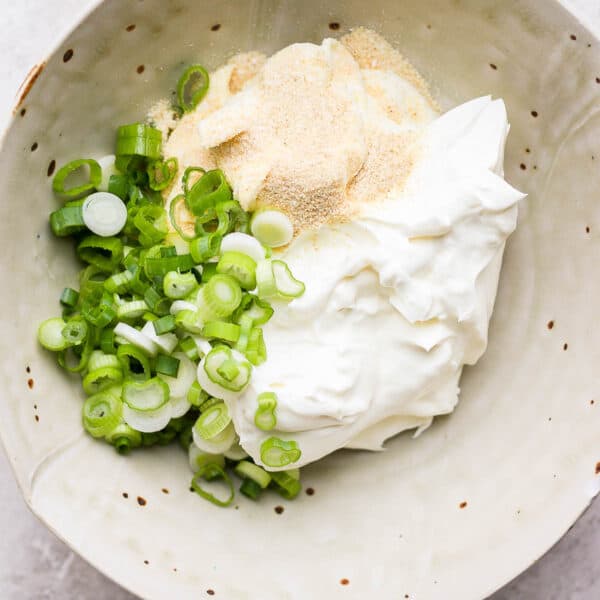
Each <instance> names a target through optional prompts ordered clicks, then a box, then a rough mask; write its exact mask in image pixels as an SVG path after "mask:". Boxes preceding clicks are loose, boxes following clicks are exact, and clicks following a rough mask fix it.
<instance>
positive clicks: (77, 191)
mask: <svg viewBox="0 0 600 600" xmlns="http://www.w3.org/2000/svg"><path fill="white" fill-rule="evenodd" d="M84 167H88V168H89V176H88V180H87V181H86V182H85V183H82V184H81V185H75V186H73V187H67V185H66V183H67V179H68V178H69V177H70V176H71V175H73V174H75V173H76V172H77V171H80V170H83V168H84ZM101 180H102V169H101V168H100V165H99V164H98V163H97V162H96V161H95V160H93V159H91V158H82V159H79V160H73V161H71V162H70V163H67V164H66V165H64V166H63V167H61V168H60V169H59V170H58V171H57V173H56V175H55V176H54V179H53V180H52V189H53V190H54V192H55V193H56V194H58V195H59V196H64V197H66V198H77V197H79V196H81V195H83V194H86V193H89V192H91V191H93V190H95V189H96V188H97V187H98V186H99V185H100V182H101Z"/></svg>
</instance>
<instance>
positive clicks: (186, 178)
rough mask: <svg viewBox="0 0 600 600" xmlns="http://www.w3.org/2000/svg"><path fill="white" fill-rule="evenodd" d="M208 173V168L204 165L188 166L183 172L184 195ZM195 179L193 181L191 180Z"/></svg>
mask: <svg viewBox="0 0 600 600" xmlns="http://www.w3.org/2000/svg"><path fill="white" fill-rule="evenodd" d="M204 173H206V169H203V168H202V167H187V168H186V170H185V171H184V172H183V177H182V178H181V185H182V187H183V193H184V195H187V194H188V193H189V191H190V188H191V187H192V186H193V185H194V184H195V183H196V182H197V181H198V179H200V177H202V175H204ZM190 179H193V181H190Z"/></svg>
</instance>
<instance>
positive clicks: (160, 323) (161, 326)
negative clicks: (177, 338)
mask: <svg viewBox="0 0 600 600" xmlns="http://www.w3.org/2000/svg"><path fill="white" fill-rule="evenodd" d="M152 324H153V325H154V332H155V333H156V335H162V334H163V333H169V332H170V331H173V330H174V329H175V326H176V325H175V317H174V316H173V315H165V316H164V317H161V318H160V319H156V320H153V321H152ZM192 341H193V340H192Z"/></svg>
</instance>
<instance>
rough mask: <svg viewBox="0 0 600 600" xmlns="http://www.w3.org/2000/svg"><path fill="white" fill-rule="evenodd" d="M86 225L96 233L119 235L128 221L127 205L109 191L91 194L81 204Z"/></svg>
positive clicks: (107, 235) (102, 235)
mask: <svg viewBox="0 0 600 600" xmlns="http://www.w3.org/2000/svg"><path fill="white" fill-rule="evenodd" d="M81 214H82V217H83V222H84V223H85V226H86V227H87V228H88V229H89V230H90V231H91V232H92V233H95V234H96V235H99V236H101V237H110V236H113V235H117V233H119V232H120V231H121V230H122V229H123V227H125V223H126V222H127V207H126V206H125V204H124V203H123V200H121V198H119V196H116V195H115V194H110V193H108V192H95V193H94V194H90V195H89V196H88V197H87V198H86V199H85V200H84V202H83V205H82V206H81Z"/></svg>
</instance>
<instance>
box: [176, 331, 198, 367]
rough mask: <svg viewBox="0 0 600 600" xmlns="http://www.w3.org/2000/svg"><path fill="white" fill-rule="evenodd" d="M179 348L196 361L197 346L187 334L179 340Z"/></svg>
mask: <svg viewBox="0 0 600 600" xmlns="http://www.w3.org/2000/svg"><path fill="white" fill-rule="evenodd" d="M179 348H180V349H181V351H182V352H183V353H184V354H185V355H186V356H187V357H188V358H189V359H190V360H196V361H197V360H198V359H199V358H200V353H199V352H198V346H197V345H196V342H195V341H194V340H193V339H192V338H191V337H189V336H188V337H184V338H182V339H181V340H179Z"/></svg>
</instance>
